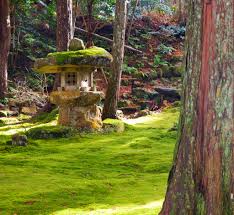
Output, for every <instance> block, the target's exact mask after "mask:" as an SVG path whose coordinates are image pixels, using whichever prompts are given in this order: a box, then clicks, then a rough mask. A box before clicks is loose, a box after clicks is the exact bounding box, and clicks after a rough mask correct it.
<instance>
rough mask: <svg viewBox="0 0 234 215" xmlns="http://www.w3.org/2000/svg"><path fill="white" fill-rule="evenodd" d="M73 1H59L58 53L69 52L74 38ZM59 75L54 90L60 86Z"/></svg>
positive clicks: (56, 77)
mask: <svg viewBox="0 0 234 215" xmlns="http://www.w3.org/2000/svg"><path fill="white" fill-rule="evenodd" d="M72 17H73V14H72V0H57V32H56V34H57V35H56V47H57V51H58V52H61V51H67V50H68V46H69V41H70V40H71V39H72V38H73V35H74V29H73V21H72ZM59 79H60V76H59V74H56V76H55V83H54V89H57V87H58V86H59Z"/></svg>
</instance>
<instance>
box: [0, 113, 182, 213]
mask: <svg viewBox="0 0 234 215" xmlns="http://www.w3.org/2000/svg"><path fill="white" fill-rule="evenodd" d="M50 119H51V118H50V117H48V118H46V117H44V118H43V117H42V118H41V119H39V121H38V122H37V121H36V120H35V121H34V122H28V123H23V124H17V125H8V126H2V127H0V135H1V136H0V214H1V215H5V214H9V215H10V214H12V215H13V214H17V215H27V214H30V215H34V214H48V215H49V214H51V215H52V214H56V215H57V214H59V215H60V214H62V215H65V214H66V215H73V214H74V215H75V214H76V215H97V214H98V215H99V214H104V215H107V214H108V215H109V214H115V215H127V214H128V215H150V214H157V213H158V211H159V210H160V207H161V205H162V202H163V198H164V194H165V189H166V184H167V176H168V172H169V170H170V166H171V161H172V156H173V148H174V144H175V141H176V131H173V129H171V128H172V127H173V126H174V124H175V123H176V122H177V119H178V110H177V109H170V110H166V111H164V112H162V113H159V114H156V115H154V116H150V117H143V118H139V119H136V120H131V121H129V123H130V124H132V125H129V126H127V129H126V131H125V132H123V133H111V134H82V135H77V136H73V137H70V138H60V139H49V140H31V144H30V145H29V146H27V147H11V146H7V145H6V144H5V142H6V141H7V140H8V139H9V138H10V135H11V134H13V133H16V132H24V131H26V130H27V129H28V128H29V127H35V126H43V127H46V126H53V125H54V123H55V122H54V121H51V122H48V121H50Z"/></svg>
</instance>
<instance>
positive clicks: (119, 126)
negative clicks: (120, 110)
mask: <svg viewBox="0 0 234 215" xmlns="http://www.w3.org/2000/svg"><path fill="white" fill-rule="evenodd" d="M103 129H104V131H105V132H107V133H109V132H117V133H122V132H124V130H125V124H124V122H123V121H121V120H118V119H105V120H104V121H103Z"/></svg>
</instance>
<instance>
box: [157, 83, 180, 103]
mask: <svg viewBox="0 0 234 215" xmlns="http://www.w3.org/2000/svg"><path fill="white" fill-rule="evenodd" d="M155 90H156V91H157V92H158V93H159V94H160V95H162V96H163V97H164V99H166V100H168V101H170V102H174V101H178V100H180V93H179V90H177V89H174V88H165V87H157V88H155Z"/></svg>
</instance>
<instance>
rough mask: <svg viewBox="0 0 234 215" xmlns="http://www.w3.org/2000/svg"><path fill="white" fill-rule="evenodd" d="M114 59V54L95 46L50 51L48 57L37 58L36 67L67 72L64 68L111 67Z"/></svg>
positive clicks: (56, 71) (50, 71) (52, 71)
mask: <svg viewBox="0 0 234 215" xmlns="http://www.w3.org/2000/svg"><path fill="white" fill-rule="evenodd" d="M112 60H113V58H112V55H111V54H110V53H109V52H107V51H106V50H105V49H103V48H100V47H96V46H93V47H91V48H88V49H84V50H78V51H66V52H55V53H50V54H48V55H47V57H46V58H41V59H38V60H36V62H35V64H34V69H35V70H36V71H37V72H41V73H60V72H64V71H65V72H66V70H65V69H64V68H70V69H73V70H78V68H80V67H95V68H97V67H109V66H110V63H111V62H112ZM70 69H68V71H70ZM81 71H83V69H82V70H81Z"/></svg>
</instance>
